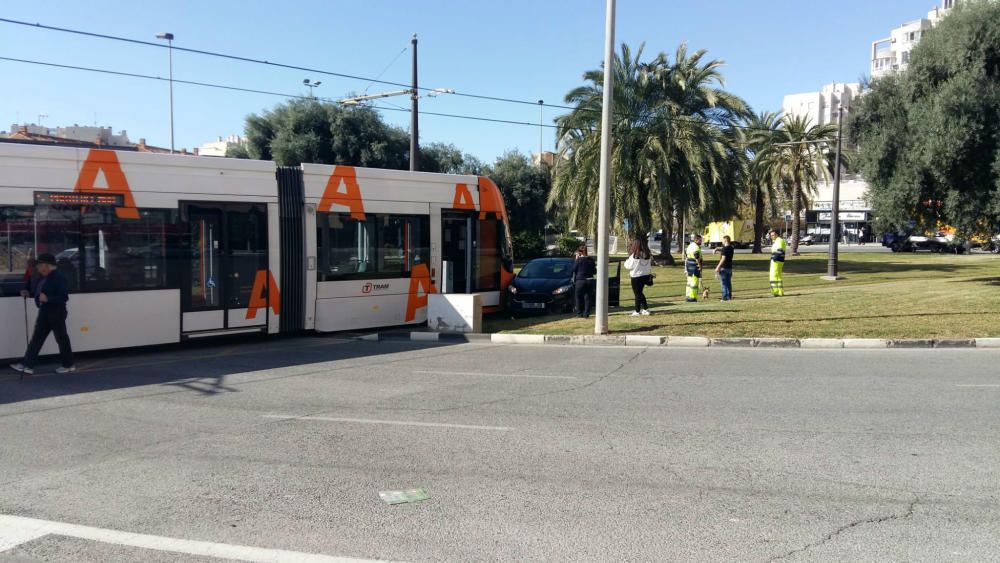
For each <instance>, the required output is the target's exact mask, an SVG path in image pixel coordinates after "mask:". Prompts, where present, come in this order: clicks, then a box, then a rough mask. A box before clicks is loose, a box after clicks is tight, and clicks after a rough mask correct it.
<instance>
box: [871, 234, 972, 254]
mask: <svg viewBox="0 0 1000 563" xmlns="http://www.w3.org/2000/svg"><path fill="white" fill-rule="evenodd" d="M882 246H886V247H888V248H890V249H892V251H893V252H916V251H918V250H927V251H930V252H954V253H955V254H963V253H964V252H965V251H966V250H968V248H967V245H966V242H965V241H964V240H962V239H961V238H959V237H958V236H957V235H954V234H946V233H944V232H938V233H936V234H934V235H919V234H907V233H886V234H885V235H883V236H882Z"/></svg>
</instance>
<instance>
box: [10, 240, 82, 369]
mask: <svg viewBox="0 0 1000 563" xmlns="http://www.w3.org/2000/svg"><path fill="white" fill-rule="evenodd" d="M35 268H36V269H37V270H38V273H40V274H41V275H42V278H41V279H40V280H38V282H37V283H36V284H34V287H30V286H29V285H26V286H25V289H24V291H22V295H24V293H25V292H29V293H31V295H30V296H31V297H34V298H35V306H37V307H38V319H37V320H36V321H35V332H34V334H32V336H31V342H29V343H28V349H27V351H25V353H24V359H23V360H21V361H20V362H18V363H16V364H11V365H10V367H12V368H13V369H15V370H17V371H19V372H21V373H22V374H25V373H26V374H29V375H30V374H33V373H35V363H36V362H38V353H39V351H41V349H42V345H43V344H45V339H46V338H48V337H49V333H50V332H51V333H53V334H55V337H56V343H57V344H59V356H60V359H61V360H62V365H61V366H60V367H59V368H57V369H56V373H69V372H72V371H76V367H75V366H74V365H73V349H72V347H71V346H70V342H69V334H67V333H66V316H67V311H66V304H67V303H68V302H69V283H68V282H67V281H66V277H65V276H63V275H62V274H61V273H60V272H59V271H58V270H57V269H56V258H55V256H53V255H51V254H40V255H39V256H38V259H37V260H36V265H35Z"/></svg>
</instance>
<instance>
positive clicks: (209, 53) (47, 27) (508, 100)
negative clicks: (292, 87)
mask: <svg viewBox="0 0 1000 563" xmlns="http://www.w3.org/2000/svg"><path fill="white" fill-rule="evenodd" d="M0 23H8V24H12V25H20V26H25V27H31V28H35V29H42V30H46V31H56V32H61V33H69V34H73V35H80V36H85V37H93V38H97V39H106V40H110V41H120V42H125V43H131V44H135V45H144V46H147V47H156V48H159V49H167V48H173V50H175V51H181V52H186V53H192V54H197V55H204V56H210V57H218V58H223V59H229V60H234V61H240V62H246V63H253V64H261V65H268V66H272V67H276V68H284V69H290V70H301V71H305V72H311V73H316V74H324V75H327V76H335V77H338V78H348V79H351V80H359V81H363V82H367V83H376V84H385V85H389V86H399V87H403V88H409V89H412V85H411V84H405V83H402V82H392V81H388V80H381V79H380V78H368V77H364V76H357V75H352V74H346V73H342V72H335V71H331V70H324V69H317V68H311V67H305V66H299V65H292V64H286V63H278V62H272V61H268V60H265V59H255V58H252V57H246V56H241V55H232V54H228V53H220V52H216V51H208V50H205V49H192V48H189V47H179V46H177V45H176V44H174V45H173V46H172V47H168V46H167V45H164V44H163V43H154V42H152V41H145V40H142V39H132V38H129V37H122V36H118V35H110V34H105V33H95V32H90V31H83V30H79V29H71V28H66V27H57V26H51V25H45V24H42V23H31V22H26V21H20V20H14V19H10V18H0ZM404 52H405V49H404ZM397 58H398V55H397ZM393 62H395V61H393ZM391 64H392V63H390V66H391ZM384 72H385V71H383V74H384ZM379 76H381V74H380V75H379ZM174 82H178V81H177V80H175V81H174ZM417 89H418V90H423V91H432V90H433V88H427V87H423V86H421V87H418V88H417ZM247 91H249V90H247ZM451 94H452V95H455V96H460V97H465V98H472V99H479V100H489V101H495V102H503V103H510V104H519V105H527V106H532V107H536V108H537V107H538V106H539V105H541V106H542V107H547V108H551V109H562V110H569V111H586V112H591V111H592V112H594V113H599V112H600V110H599V109H594V110H590V109H585V108H575V107H573V106H566V105H561V104H551V103H542V104H539V103H538V101H537V100H534V101H531V100H521V99H517V98H505V97H502V96H489V95H483V94H473V93H469V92H462V91H459V90H455V91H453V92H451ZM293 97H298V96H293ZM419 113H423V112H419ZM616 115H619V116H621V115H622V114H621V113H617V114H616ZM668 120H671V121H677V122H691V123H699V124H702V123H708V124H711V125H715V126H717V127H724V128H732V129H740V130H745V131H773V130H772V129H769V128H766V127H754V126H751V125H743V124H738V123H731V122H727V121H721V122H720V121H718V120H711V119H708V118H705V119H697V118H694V117H689V116H676V117H670V118H668ZM501 121H502V120H501ZM533 125H534V126H535V127H537V126H538V124H537V123H535V124H533ZM552 128H555V129H558V127H557V126H555V127H552Z"/></svg>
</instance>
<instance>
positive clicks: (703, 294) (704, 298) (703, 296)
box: [701, 287, 710, 301]
mask: <svg viewBox="0 0 1000 563" xmlns="http://www.w3.org/2000/svg"><path fill="white" fill-rule="evenodd" d="M709 293H710V292H709V290H708V288H707V287H706V288H705V289H704V290H703V291H702V292H701V300H702V301H708V295H709Z"/></svg>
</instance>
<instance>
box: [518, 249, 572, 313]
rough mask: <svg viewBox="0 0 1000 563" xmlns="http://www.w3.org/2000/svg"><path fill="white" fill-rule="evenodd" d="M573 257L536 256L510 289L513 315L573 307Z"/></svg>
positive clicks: (563, 310)
mask: <svg viewBox="0 0 1000 563" xmlns="http://www.w3.org/2000/svg"><path fill="white" fill-rule="evenodd" d="M572 270H573V259H572V258H536V259H534V260H531V261H529V262H528V263H527V264H525V265H524V267H523V268H521V271H519V272H518V273H517V276H515V277H514V281H513V282H511V284H510V287H509V288H508V291H510V299H509V300H508V302H507V304H508V308H509V309H510V312H511V313H512V314H518V313H554V312H568V311H572V310H573V298H574V297H573V296H574V290H573V282H572V279H571V275H572Z"/></svg>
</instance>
